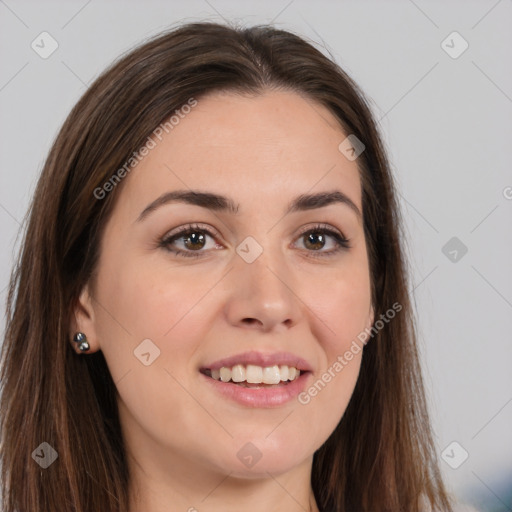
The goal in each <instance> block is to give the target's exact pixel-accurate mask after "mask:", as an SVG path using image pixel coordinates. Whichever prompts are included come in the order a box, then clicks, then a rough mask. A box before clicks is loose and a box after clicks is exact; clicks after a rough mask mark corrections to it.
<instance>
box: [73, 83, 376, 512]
mask: <svg viewBox="0 0 512 512" xmlns="http://www.w3.org/2000/svg"><path fill="white" fill-rule="evenodd" d="M345 138H346V134H344V133H343V131H342V130H341V128H340V127H339V124H338V123H337V121H336V120H335V118H334V117H333V116H332V115H331V114H330V112H329V111H328V110H327V109H325V108H324V107H322V106H320V105H318V104H316V103H314V102H312V101H311V100H309V99H308V100H306V99H304V98H303V97H301V96H300V95H298V94H296V93H292V92H282V91H281V92H276V91H266V92H265V93H264V94H261V95H259V96H252V97H249V96H240V95H235V94H233V93H215V94H212V95H209V96H207V97H204V98H201V99H200V100H199V101H198V105H197V106H196V107H195V108H193V109H192V111H191V112H190V113H189V114H188V115H187V116H185V118H184V119H181V120H180V123H179V125H177V126H176V127H175V128H174V129H173V130H172V131H171V132H170V133H169V134H166V135H165V136H164V137H163V139H162V141H161V142H159V143H158V145H157V147H155V148H154V149H152V150H151V152H150V153H149V154H148V155H147V156H146V157H145V158H144V160H143V161H142V162H141V163H140V164H138V166H137V167H136V168H135V169H134V170H133V171H132V172H131V174H130V175H129V176H127V177H126V178H125V180H124V182H123V184H122V187H121V188H120V190H116V193H118V194H120V195H119V197H118V198H117V199H118V200H117V202H116V205H115V208H114V211H113V213H112V215H111V217H110V218H109V220H108V222H107V225H106V229H105V232H104V235H103V238H102V244H101V251H100V258H99V262H98V268H97V275H96V278H95V279H94V281H91V282H90V283H89V284H88V285H87V286H86V287H85V288H84V290H83V292H82V294H81V296H80V300H79V304H78V307H77V310H76V315H75V324H74V328H76V330H79V331H82V332H84V333H86V335H87V337H88V340H89V343H90V346H91V349H90V351H89V352H88V353H92V352H95V351H96V350H102V351H103V353H104V356H105V358H106V361H107V364H108V366H109V369H110V372H111V374H112V377H113V380H114V382H115V383H116V387H117V390H118V394H119V397H118V403H119V410H120V419H121V425H122V430H123V436H124V438H125V443H126V447H127V450H128V453H129V464H130V471H131V474H132V475H133V484H132V487H131V508H130V512H142V511H144V512H164V511H165V512H168V511H169V510H173V511H174V510H176V511H178V510H179V511H186V510H188V511H191V512H192V511H194V510H198V511H201V512H202V511H209V512H210V511H211V512H216V511H222V512H226V511H235V510H236V511H238V510H244V511H245V512H253V511H254V512H256V511H257V512H260V511H261V510H275V511H278V510H287V511H291V512H294V511H297V512H299V511H300V512H303V511H304V510H313V511H316V510H318V508H317V505H316V503H315V501H314V497H313V493H312V489H311V485H310V478H311V466H312V460H313V454H314V452H315V451H316V450H317V449H318V448H319V447H320V446H321V445H322V444H323V443H324V442H325V441H326V439H327V438H328V437H329V435H330V434H331V433H332V431H333V430H334V429H335V427H336V425H337V424H338V423H339V421H340V419H341V417H342V416H343V414H344V412H345V409H346V407H347V405H348V402H349V399H350V397H351V395H352V392H353V390H354V387H355V384H356V381H357V377H358V374H359V369H360V363H361V358H362V351H361V352H359V353H358V354H357V355H354V357H353V359H352V360H351V361H350V362H349V363H348V364H347V365H346V366H345V367H344V368H343V370H342V371H340V372H339V373H337V374H336V377H335V378H333V379H332V380H331V382H329V383H328V384H327V385H326V386H325V387H324V389H323V390H322V391H321V392H319V393H318V394H317V396H315V397H313V398H311V401H310V402H309V403H308V404H307V405H303V404H301V403H299V402H298V401H297V400H292V401H291V402H289V403H287V404H285V405H283V406H280V407H276V408H250V407H246V406H243V405H240V404H237V403H234V402H231V401H229V400H228V399H226V398H224V397H223V396H221V395H219V394H218V393H216V392H215V391H214V390H212V389H210V387H209V386H207V385H206V384H205V383H204V380H203V378H202V376H201V375H200V374H199V372H198V369H199V368H200V367H201V366H203V365H206V364H207V363H211V362H213V361H215V360H218V359H220V358H224V357H228V356H232V355H234V354H237V353H240V352H244V351H247V350H259V351H263V352H272V351H289V352H292V353H294V354H297V355H299V356H301V357H303V358H304V359H306V360H307V361H308V362H309V364H310V365H311V366H312V368H313V374H312V375H310V376H309V380H308V386H310V385H311V384H312V383H314V382H315V381H317V379H318V378H320V377H321V375H322V374H323V373H324V372H326V370H327V369H328V368H329V367H332V365H333V363H334V362H335V361H336V359H337V358H338V356H340V355H341V356H342V355H343V354H344V353H345V352H346V351H347V350H348V349H349V347H350V345H351V343H352V342H353V340H355V339H356V337H357V335H358V334H359V333H361V332H362V331H363V330H364V329H365V328H368V327H369V326H371V324H372V322H373V310H372V307H371V294H370V275H369V267H368V257H367V248H366V242H365V238H364V231H363V224H362V220H361V219H360V218H358V216H357V215H356V214H355V213H354V212H353V211H352V210H351V209H350V208H349V207H348V206H347V205H344V204H340V203H335V204H331V205H329V206H325V207H322V208H317V209H312V210H307V211H300V212H295V213H291V214H288V215H286V216H284V211H285V208H286V207H287V206H288V203H289V202H290V201H291V200H292V199H293V198H295V197H296V196H299V195H301V194H306V193H316V192H321V191H331V190H340V191H342V192H343V193H345V194H346V195H347V196H348V197H349V198H351V199H352V201H353V202H354V203H355V204H356V205H357V207H358V209H359V210H360V211H362V205H361V186H360V180H359V171H358V168H357V161H349V160H348V159H347V158H346V157H345V156H344V155H343V154H342V153H341V152H340V151H339V149H338V146H339V144H340V143H341V142H342V141H343V140H344V139H345ZM178 189H180V190H182V189H185V190H186V189H199V190H201V191H205V192H206V191H207V192H214V193H218V194H222V195H225V196H229V197H231V198H233V200H234V201H235V202H236V203H238V204H239V205H240V206H239V211H238V214H236V215H235V214H233V213H230V212H221V211H212V210H209V209H206V208H202V207H199V206H196V205H190V204H185V203H169V204H166V205H163V206H161V207H159V208H157V209H156V210H154V211H153V212H151V213H149V214H148V215H147V216H146V217H145V218H144V220H142V221H140V222H139V221H137V218H138V217H139V215H140V213H141V212H142V211H143V210H144V208H145V207H146V206H147V205H148V204H149V203H151V202H152V201H154V200H155V199H156V198H157V197H159V196H160V195H161V194H162V193H163V192H168V191H173V190H178ZM189 223H201V224H202V227H205V226H206V227H208V228H210V229H212V230H213V231H214V232H217V234H218V235H215V237H210V236H209V235H207V234H206V235H207V236H206V244H205V245H204V246H203V247H202V248H200V249H199V251H202V255H201V256H200V257H198V258H186V257H181V256H177V255H175V254H173V253H172V252H170V251H169V250H168V249H166V248H165V247H161V246H160V245H159V241H160V240H161V239H162V238H165V235H167V234H169V233H170V232H171V231H173V232H176V231H177V229H176V228H180V227H181V226H186V225H187V224H189ZM316 223H326V224H328V225H329V226H330V227H331V228H333V229H334V230H335V231H341V232H342V233H343V235H345V237H347V238H348V239H349V240H350V242H349V243H350V245H351V248H350V249H342V250H340V251H339V252H337V253H333V254H332V255H331V256H325V257H321V256H318V254H319V253H324V254H326V253H328V252H329V251H331V250H332V249H334V248H335V247H336V242H335V240H334V239H333V238H331V237H330V236H327V237H326V239H325V244H324V246H323V247H322V244H319V245H318V246H313V247H312V245H311V243H310V244H308V239H307V236H304V235H301V228H307V227H311V228H313V227H314V226H315V224H316ZM201 233H203V234H204V231H202V232H201ZM247 236H251V237H253V238H254V239H255V240H256V241H257V242H258V243H259V245H260V246H261V247H262V248H263V252H262V254H261V255H260V256H259V257H258V258H257V259H256V260H255V261H254V262H252V263H250V264H249V263H247V262H246V261H244V259H242V258H241V257H240V256H239V255H238V254H237V252H236V248H237V246H238V245H239V244H240V243H241V242H242V241H243V240H244V239H245V238H246V237H247ZM173 247H174V248H178V249H182V250H185V251H186V250H188V251H189V252H192V251H193V250H194V249H195V250H196V252H197V250H198V249H197V247H201V246H200V245H198V244H197V241H195V242H192V241H191V240H190V239H189V240H188V245H186V244H184V242H183V239H181V241H180V240H177V241H175V242H174V245H173ZM190 247H192V248H190ZM315 256H316V257H315ZM145 339H150V340H152V342H153V343H154V344H155V345H156V346H157V347H158V348H159V350H160V355H159V357H158V358H156V359H155V360H154V362H152V363H151V364H150V365H149V366H145V365H144V364H142V363H141V362H140V361H139V359H137V358H136V357H135V356H134V350H135V349H136V348H137V347H138V345H139V344H140V343H141V342H142V340H145ZM83 357H87V355H86V354H85V355H84V356H83ZM313 418H314V420H313ZM248 442H251V443H253V444H254V445H255V446H256V447H257V449H258V450H259V451H260V453H261V455H262V457H261V459H260V460H259V461H258V462H257V464H255V465H254V466H252V467H251V468H248V467H246V466H245V465H244V464H243V463H242V462H241V461H240V460H239V458H238V457H237V453H238V452H239V450H240V449H241V448H242V447H243V446H244V445H245V444H246V443H248ZM170 507H173V508H170Z"/></svg>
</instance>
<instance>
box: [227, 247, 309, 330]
mask: <svg viewBox="0 0 512 512" xmlns="http://www.w3.org/2000/svg"><path fill="white" fill-rule="evenodd" d="M227 277H228V278H229V283H227V285H228V286H229V292H228V293H229V294H228V298H227V300H226V304H225V313H226V317H227V319H228V321H229V322H230V323H231V325H234V326H237V327H244V328H251V329H257V330H260V331H262V332H269V331H283V330H287V329H289V328H291V327H292V326H294V325H295V324H297V322H298V321H299V318H300V315H301V301H300V299H299V290H298V286H297V283H296V281H295V279H294V275H293V272H292V271H291V269H290V268H289V266H287V264H286V262H285V261H284V256H283V255H282V254H279V251H276V252H274V253H273V254H271V253H270V251H267V250H263V252H262V253H261V254H260V255H259V256H258V257H257V258H256V259H255V260H254V261H252V262H251V263H249V262H248V261H246V260H244V259H243V258H242V257H240V256H238V255H236V256H235V260H234V268H232V270H231V272H229V274H228V276H227Z"/></svg>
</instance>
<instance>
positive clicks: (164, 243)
mask: <svg viewBox="0 0 512 512" xmlns="http://www.w3.org/2000/svg"><path fill="white" fill-rule="evenodd" d="M197 232H201V233H206V234H208V235H209V236H211V237H212V238H215V237H216V236H218V235H217V233H215V232H212V231H210V230H209V229H207V228H204V227H201V226H199V225H198V224H189V225H187V226H184V228H183V229H182V230H181V231H178V232H177V233H174V234H172V235H170V236H169V235H166V236H164V238H162V240H161V241H160V242H159V247H162V248H164V249H166V250H167V251H169V252H172V253H174V254H176V255H177V256H183V257H185V258H199V257H201V256H202V254H201V253H204V252H206V251H201V250H197V251H183V250H181V249H172V248H171V247H170V246H171V244H172V242H174V241H175V240H177V239H179V238H183V237H185V236H187V235H190V234H193V233H197ZM311 233H322V234H327V235H329V236H331V237H332V238H333V239H334V240H335V242H336V248H335V249H332V250H330V251H324V252H318V251H308V250H307V249H306V251H307V252H310V253H317V254H314V255H313V254H310V255H308V256H307V257H310V258H328V257H331V256H334V255H335V254H337V253H339V252H340V251H342V250H347V249H350V248H351V245H350V244H349V242H350V240H349V239H348V238H345V236H344V235H342V234H341V233H338V232H337V231H334V230H333V229H331V228H330V227H329V226H328V225H326V224H316V225H315V226H313V227H311V228H308V229H306V230H304V231H302V233H300V234H299V236H298V237H297V238H300V237H302V236H305V235H308V234H311Z"/></svg>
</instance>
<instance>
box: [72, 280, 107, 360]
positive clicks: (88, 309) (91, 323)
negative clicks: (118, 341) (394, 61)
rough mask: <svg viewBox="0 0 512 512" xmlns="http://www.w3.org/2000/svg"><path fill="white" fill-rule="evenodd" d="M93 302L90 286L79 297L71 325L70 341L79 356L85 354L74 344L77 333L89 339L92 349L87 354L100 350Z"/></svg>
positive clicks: (85, 287)
mask: <svg viewBox="0 0 512 512" xmlns="http://www.w3.org/2000/svg"><path fill="white" fill-rule="evenodd" d="M93 301H94V299H93V297H92V295H91V293H90V290H89V285H86V286H84V288H83V290H82V292H81V293H80V296H79V297H78V300H77V303H76V305H75V309H74V312H73V318H72V319H71V323H70V327H71V333H70V335H69V340H70V343H71V345H72V347H73V350H74V351H75V352H76V353H77V354H82V353H83V352H81V351H80V349H79V348H78V346H77V343H75V342H73V336H74V335H75V334H76V333H77V332H82V333H84V334H85V336H86V338H87V341H88V343H89V346H90V349H89V350H88V351H87V352H86V353H87V354H91V353H93V352H96V351H97V350H99V349H100V346H99V343H98V336H97V332H96V321H95V314H94V304H93Z"/></svg>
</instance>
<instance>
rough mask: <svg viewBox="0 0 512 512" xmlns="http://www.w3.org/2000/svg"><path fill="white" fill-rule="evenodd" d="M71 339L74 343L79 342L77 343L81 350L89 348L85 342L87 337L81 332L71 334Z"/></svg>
mask: <svg viewBox="0 0 512 512" xmlns="http://www.w3.org/2000/svg"><path fill="white" fill-rule="evenodd" d="M73 341H74V342H75V343H80V345H78V348H79V349H80V350H81V351H82V352H85V351H86V350H89V348H90V346H89V343H88V342H87V337H86V335H85V334H84V333H83V332H77V333H76V334H75V335H74V336H73Z"/></svg>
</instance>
